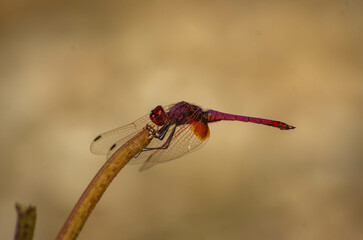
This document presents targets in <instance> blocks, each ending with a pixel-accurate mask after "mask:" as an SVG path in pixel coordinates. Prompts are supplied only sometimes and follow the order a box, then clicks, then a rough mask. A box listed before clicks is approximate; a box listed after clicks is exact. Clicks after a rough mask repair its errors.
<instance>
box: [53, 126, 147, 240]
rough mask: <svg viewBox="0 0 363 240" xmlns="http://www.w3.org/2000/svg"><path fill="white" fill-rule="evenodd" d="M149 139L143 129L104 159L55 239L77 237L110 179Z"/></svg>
mask: <svg viewBox="0 0 363 240" xmlns="http://www.w3.org/2000/svg"><path fill="white" fill-rule="evenodd" d="M151 139H152V137H151V136H150V132H149V130H147V129H144V130H143V131H141V132H140V133H138V134H137V135H136V136H135V137H133V138H132V139H130V140H129V141H128V142H127V143H125V144H124V145H123V146H122V147H120V149H118V150H117V151H116V152H115V153H114V154H113V155H112V156H111V157H110V158H109V159H108V160H107V161H106V163H105V164H104V165H103V166H102V168H101V169H100V170H99V171H98V173H97V175H96V176H95V177H94V178H93V180H92V181H91V183H90V184H89V185H88V187H87V188H86V190H85V191H84V193H83V194H82V196H81V197H80V199H79V200H78V202H77V204H76V205H75V206H74V208H73V210H72V212H71V214H70V215H69V217H68V219H67V221H66V222H65V224H64V225H63V227H62V229H61V230H60V232H59V234H58V236H57V238H56V239H57V240H61V239H62V240H63V239H76V238H77V236H78V234H79V233H80V231H81V229H82V227H83V225H84V224H85V222H86V221H87V218H88V216H89V215H90V214H91V212H92V210H93V209H94V208H95V206H96V204H97V202H98V201H99V200H100V198H101V197H102V194H103V193H104V192H105V191H106V189H107V187H108V186H109V185H110V183H111V182H112V180H113V179H114V178H115V177H116V175H117V174H118V173H119V172H120V171H121V169H122V168H123V167H124V166H125V165H126V164H127V163H128V162H129V161H130V160H131V159H132V158H133V157H134V156H135V155H136V154H138V153H139V152H140V151H141V150H142V149H144V148H145V147H146V146H147V145H148V144H149V143H150V141H151Z"/></svg>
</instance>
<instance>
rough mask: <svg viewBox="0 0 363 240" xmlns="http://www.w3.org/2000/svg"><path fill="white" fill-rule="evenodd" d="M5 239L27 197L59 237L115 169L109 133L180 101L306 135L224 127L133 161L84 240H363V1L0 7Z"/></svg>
mask: <svg viewBox="0 0 363 240" xmlns="http://www.w3.org/2000/svg"><path fill="white" fill-rule="evenodd" d="M0 9H1V10H0V11H1V13H0V111H1V114H0V123H1V125H0V141H1V144H0V154H1V155H0V158H1V161H0V194H1V195H0V238H1V239H11V238H12V236H13V232H14V226H15V220H16V219H15V211H14V202H15V201H20V202H23V203H31V204H34V205H36V206H37V209H38V221H37V226H36V233H35V239H53V238H54V237H55V236H56V234H57V233H58V231H59V229H60V227H61V225H62V224H63V222H64V221H65V219H66V217H67V215H68V214H69V212H70V211H71V209H72V207H73V204H74V203H75V202H76V200H77V199H78V197H79V196H80V194H81V193H82V191H83V190H84V188H85V187H86V186H87V184H88V182H89V181H90V180H91V179H92V177H93V176H94V174H95V173H96V172H97V171H98V169H99V168H100V166H101V165H102V164H103V162H104V161H105V158H104V157H103V156H96V155H92V154H91V153H90V152H89V145H90V143H91V140H92V139H93V138H94V137H95V136H96V135H97V134H99V133H101V132H103V131H106V130H109V129H112V128H115V127H118V126H120V125H123V124H127V123H129V122H131V121H133V120H136V119H137V118H138V117H141V116H142V115H145V114H147V113H148V112H149V111H150V110H151V109H152V108H153V107H155V106H156V105H158V104H162V105H167V104H170V103H175V102H178V101H180V100H186V101H190V102H192V103H195V104H198V105H200V106H202V107H205V108H212V109H216V110H222V111H225V112H229V113H239V114H244V115H249V116H256V117H265V118H271V119H276V120H281V121H285V122H287V123H290V124H293V125H295V126H297V129H295V130H294V131H289V132H286V131H279V130H277V129H273V128H269V127H263V126H258V125H254V124H245V123H237V122H220V123H215V124H213V125H211V138H210V140H209V142H208V144H207V145H205V146H204V147H203V148H202V149H201V150H199V151H197V152H195V153H193V154H190V155H188V156H186V157H183V158H181V159H178V160H176V161H173V162H170V163H168V164H163V165H159V166H157V167H155V168H152V169H150V170H148V171H146V172H143V173H139V172H138V167H137V166H129V167H127V168H125V169H124V170H123V171H122V172H121V174H120V175H119V176H118V177H117V179H116V180H115V181H114V182H113V183H112V185H111V186H110V188H109V189H108V191H107V192H106V194H105V195H104V197H103V198H102V199H101V201H100V203H99V205H98V206H97V208H96V209H95V211H94V212H93V213H92V215H91V217H90V219H89V221H88V222H87V223H86V225H85V227H84V229H83V232H82V233H81V235H80V238H79V239H135V240H136V239H279V240H281V239H286V240H291V239H297V240H299V239H301V240H305V239H329V240H334V239H350V240H353V239H356V240H358V239H363V228H362V225H363V204H362V203H363V177H362V176H363V174H362V171H363V164H362V156H363V147H362V140H363V131H362V130H363V127H362V120H363V118H362V112H363V111H362V104H363V78H362V77H363V67H362V66H363V50H362V49H363V48H362V43H363V31H362V29H363V17H362V16H363V2H362V1H322V2H316V1H300V2H289V1H274V2H271V1H180V2H179V1H178V2H177V1H172V2H171V1H133V2H132V3H130V2H122V1H84V2H83V3H82V2H75V1H63V2H62V3H60V1H59V3H56V2H55V1H20V2H19V1H17V3H11V1H8V2H7V3H2V4H1V6H0Z"/></svg>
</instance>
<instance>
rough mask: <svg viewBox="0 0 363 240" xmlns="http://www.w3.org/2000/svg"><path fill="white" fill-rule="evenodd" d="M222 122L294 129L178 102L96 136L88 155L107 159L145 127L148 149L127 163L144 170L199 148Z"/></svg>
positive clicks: (280, 123) (268, 121)
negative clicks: (149, 135)
mask: <svg viewBox="0 0 363 240" xmlns="http://www.w3.org/2000/svg"><path fill="white" fill-rule="evenodd" d="M221 120H232V121H233V120H234V121H241V122H251V123H257V124H263V125H266V126H271V127H275V128H279V129H281V130H290V129H294V128H295V127H294V126H292V125H289V124H286V123H284V122H281V121H275V120H269V119H263V118H255V117H247V116H241V115H234V114H228V113H223V112H219V111H215V110H205V111H204V110H203V109H202V108H201V107H199V106H197V105H194V104H190V103H188V102H185V101H181V102H178V103H176V104H171V105H167V106H164V107H162V106H160V105H159V106H157V107H155V108H154V109H153V110H152V111H151V112H150V113H149V114H147V115H145V116H144V117H141V118H139V119H138V120H136V121H134V122H132V123H130V124H128V125H125V126H122V127H119V128H116V129H114V130H111V131H108V132H105V133H102V134H101V135H98V136H97V137H96V138H95V139H94V140H93V142H92V144H91V152H92V153H95V154H100V155H107V159H108V158H110V157H111V156H112V155H113V154H114V153H115V152H116V151H117V150H118V149H119V148H120V147H121V146H122V145H123V144H125V143H126V142H127V141H128V140H130V139H131V138H132V137H134V136H135V135H136V134H138V133H139V132H140V131H142V130H143V129H144V128H145V126H147V127H148V128H149V129H151V132H152V134H153V139H152V140H151V142H150V144H149V145H148V146H147V148H145V149H143V150H142V151H141V153H140V154H138V155H137V156H136V157H135V158H133V159H132V160H131V161H130V164H138V163H142V166H141V167H140V169H139V170H140V171H143V170H146V169H149V168H151V167H153V166H154V165H156V164H159V163H163V162H167V161H170V160H173V159H176V158H179V157H181V156H184V155H186V154H188V153H191V152H193V151H195V150H197V149H199V148H200V147H202V146H203V145H204V144H205V143H206V142H207V140H208V138H209V135H210V131H209V127H208V124H209V123H213V122H218V121H221Z"/></svg>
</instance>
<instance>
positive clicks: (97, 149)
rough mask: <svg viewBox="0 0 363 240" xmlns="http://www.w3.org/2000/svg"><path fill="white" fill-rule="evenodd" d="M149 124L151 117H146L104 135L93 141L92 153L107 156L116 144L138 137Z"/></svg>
mask: <svg viewBox="0 0 363 240" xmlns="http://www.w3.org/2000/svg"><path fill="white" fill-rule="evenodd" d="M148 123H151V120H150V118H149V115H145V116H144V117H142V118H140V119H138V120H136V121H135V122H133V123H130V124H128V125H125V126H122V127H119V128H116V129H113V130H111V131H108V132H105V133H102V134H101V135H99V136H97V137H96V138H95V139H94V140H93V142H92V144H91V152H92V153H95V154H101V155H106V154H107V153H108V152H109V151H110V148H111V147H112V146H113V145H114V144H115V143H116V142H120V140H122V141H124V142H126V141H127V140H126V139H130V138H131V137H132V136H134V135H136V134H137V133H138V132H139V131H141V130H142V129H143V128H144V127H145V126H146V124H148ZM115 148H116V147H113V149H115ZM116 150H117V149H116Z"/></svg>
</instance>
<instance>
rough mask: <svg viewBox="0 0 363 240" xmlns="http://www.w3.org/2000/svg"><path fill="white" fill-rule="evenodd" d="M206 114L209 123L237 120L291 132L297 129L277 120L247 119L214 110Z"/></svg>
mask: <svg viewBox="0 0 363 240" xmlns="http://www.w3.org/2000/svg"><path fill="white" fill-rule="evenodd" d="M206 113H207V114H206V115H207V117H206V118H207V121H208V122H217V121H221V120H235V121H241V122H252V123H258V124H263V125H267V126H271V127H276V128H279V129H281V130H289V129H294V128H295V127H294V126H291V125H288V124H286V123H284V122H280V121H275V120H269V119H263V118H254V117H246V116H240V115H234V114H228V113H223V112H218V111H214V110H208V111H206Z"/></svg>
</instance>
